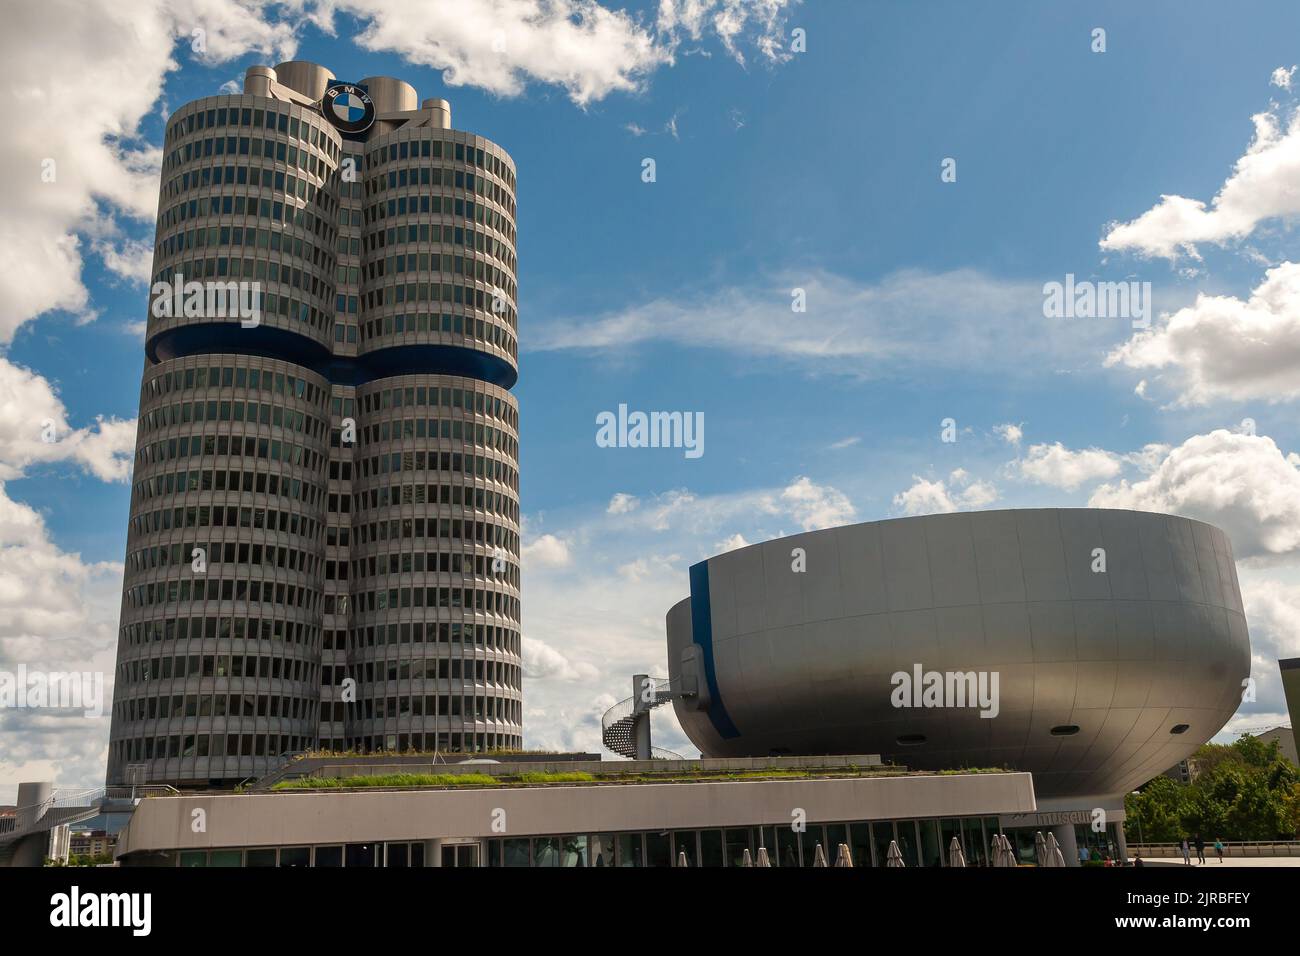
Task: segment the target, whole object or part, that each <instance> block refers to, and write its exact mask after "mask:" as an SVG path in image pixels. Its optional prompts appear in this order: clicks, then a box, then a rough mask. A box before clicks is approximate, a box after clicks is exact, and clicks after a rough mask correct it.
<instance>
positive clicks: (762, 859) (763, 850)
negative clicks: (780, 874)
mask: <svg viewBox="0 0 1300 956" xmlns="http://www.w3.org/2000/svg"><path fill="white" fill-rule="evenodd" d="M754 865H755V866H767V867H770V866H771V865H772V861H771V860H769V859H768V858H767V847H765V846H760V847H759V848H758V862H757V863H755V864H754Z"/></svg>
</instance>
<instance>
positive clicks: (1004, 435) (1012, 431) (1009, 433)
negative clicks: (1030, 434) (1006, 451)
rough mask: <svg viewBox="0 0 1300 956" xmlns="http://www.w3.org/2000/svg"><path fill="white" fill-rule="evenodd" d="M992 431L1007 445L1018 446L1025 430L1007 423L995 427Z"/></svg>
mask: <svg viewBox="0 0 1300 956" xmlns="http://www.w3.org/2000/svg"><path fill="white" fill-rule="evenodd" d="M993 431H994V432H995V433H996V434H997V435H998V437H999V438H1001V439H1002V440H1003V441H1004V442H1006V443H1007V444H1008V445H1019V444H1020V440H1021V439H1022V438H1024V437H1025V430H1024V428H1023V427H1022V426H1021V425H1013V424H1011V423H1010V422H1007V423H1006V424H1004V425H997V426H995V427H994V429H993Z"/></svg>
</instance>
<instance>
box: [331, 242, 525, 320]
mask: <svg viewBox="0 0 1300 956" xmlns="http://www.w3.org/2000/svg"><path fill="white" fill-rule="evenodd" d="M351 268H352V269H353V270H354V271H356V273H357V277H358V278H359V279H361V280H364V281H365V282H366V283H367V284H370V283H375V282H381V281H383V279H384V278H385V277H397V276H405V275H408V274H416V273H419V274H424V275H431V274H432V273H435V272H436V273H446V274H447V275H458V276H469V277H470V278H471V279H478V280H479V281H480V282H486V283H487V284H488V285H490V286H492V287H493V288H496V289H500V290H502V291H504V292H505V294H506V295H508V296H510V297H511V298H513V297H514V295H515V291H516V290H515V288H514V280H513V279H511V278H510V276H509V275H508V274H507V273H506V272H505V271H504V270H502V269H498V268H497V267H496V266H494V265H492V263H490V262H484V261H483V260H481V259H475V258H473V257H472V256H458V255H454V254H452V253H447V252H443V253H438V252H406V253H402V254H401V255H396V256H385V257H383V258H381V259H371V260H370V261H369V262H367V263H366V264H365V265H363V266H360V267H357V266H353V267H351ZM346 279H347V275H346V273H345V279H344V280H341V281H346ZM350 281H353V282H356V281H357V279H352V280H350ZM503 306H504V300H503ZM502 311H504V308H503V309H502Z"/></svg>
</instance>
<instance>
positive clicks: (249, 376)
mask: <svg viewBox="0 0 1300 956" xmlns="http://www.w3.org/2000/svg"><path fill="white" fill-rule="evenodd" d="M192 388H197V389H207V388H241V389H242V388H247V389H251V390H252V391H262V392H267V393H269V394H271V395H279V396H281V397H282V398H296V399H298V400H299V401H303V402H307V403H309V404H311V405H316V406H319V407H320V408H324V407H325V404H326V400H327V399H328V398H329V391H328V389H325V388H322V387H321V386H319V385H317V384H316V383H315V382H311V381H308V380H307V379H305V378H302V377H301V376H296V375H294V374H293V373H285V372H280V371H274V370H272V369H269V368H259V367H257V366H255V365H254V366H251V367H250V366H245V365H212V366H208V365H199V366H196V367H191V368H175V367H170V368H168V369H167V370H166V371H164V372H162V373H161V374H159V375H154V376H151V377H146V378H145V380H144V384H143V385H141V387H140V404H141V405H145V404H147V403H149V402H152V401H154V400H155V399H156V398H158V397H159V396H162V395H167V394H169V393H171V392H179V391H186V390H189V389H192Z"/></svg>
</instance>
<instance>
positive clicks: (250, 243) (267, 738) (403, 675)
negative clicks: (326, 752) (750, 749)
mask: <svg viewBox="0 0 1300 956" xmlns="http://www.w3.org/2000/svg"><path fill="white" fill-rule="evenodd" d="M515 240H516V233H515V167H514V163H513V161H512V160H511V158H510V156H509V155H508V154H507V153H506V152H505V151H504V150H503V149H502V148H501V147H499V146H497V145H496V144H495V143H492V142H489V141H488V140H486V139H483V138H482V137H480V136H475V135H473V134H471V133H466V132H460V131H457V130H454V129H452V128H451V117H450V107H449V106H448V104H447V103H446V101H444V100H440V99H426V100H424V101H423V102H420V101H419V100H418V97H417V94H416V91H415V90H414V89H413V88H412V87H411V86H409V85H408V84H406V83H404V82H402V81H401V80H397V79H393V78H390V77H370V78H368V79H364V80H361V81H359V82H357V83H355V84H351V83H342V82H339V81H337V80H336V79H335V77H334V75H333V74H332V73H331V72H330V71H329V70H326V69H325V68H323V67H321V66H317V65H316V64H312V63H306V62H293V63H284V64H281V65H280V66H278V67H276V68H275V69H270V68H267V67H261V66H255V67H252V68H250V69H249V70H248V73H247V77H246V80H245V86H244V91H243V92H242V93H238V94H232V95H221V96H212V97H206V98H204V99H200V100H197V101H194V102H192V103H188V104H186V105H185V106H182V107H180V108H179V109H177V110H176V111H175V112H174V113H172V114H171V115H170V116H169V117H168V120H167V129H166V137H165V142H164V147H163V161H162V182H161V189H160V193H159V208H158V221H157V234H156V237H155V248H154V258H153V268H152V273H151V275H152V281H153V283H154V285H153V287H152V289H151V297H150V314H149V320H148V332H147V336H146V343H145V363H144V373H143V376H142V386H141V392H140V414H139V431H138V435H137V444H136V454H135V471H134V478H133V481H134V484H133V486H132V494H131V512H130V519H129V528H128V539H127V554H126V574H125V582H124V591H123V601H122V614H121V623H120V632H119V643H118V655H117V668H116V680H115V699H114V702H113V714H112V730H111V738H110V746H109V763H108V773H107V778H108V782H109V783H110V784H117V783H145V782H166V783H172V784H175V785H178V786H187V787H203V786H214V787H222V786H232V785H234V784H237V783H239V782H240V781H242V780H245V779H247V778H251V777H257V776H260V775H262V774H265V773H267V772H268V771H269V770H271V769H273V768H274V767H275V766H277V765H278V763H279V761H280V757H281V755H282V754H286V753H291V752H297V751H307V750H313V749H317V748H325V749H345V748H348V749H357V750H361V751H379V750H408V749H414V750H442V751H474V752H481V751H488V750H498V749H512V748H518V747H519V746H520V744H521V740H522V738H521V732H522V727H521V720H522V703H521V694H520V635H519V498H518V489H519V474H518V452H519V446H518V439H519V413H518V405H517V403H516V400H515V398H514V397H513V395H512V394H511V392H510V389H511V387H512V386H513V385H514V383H515V381H516V378H517V355H518V349H517V338H516V336H517V328H518V321H517V313H516V275H517V264H516V260H515Z"/></svg>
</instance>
